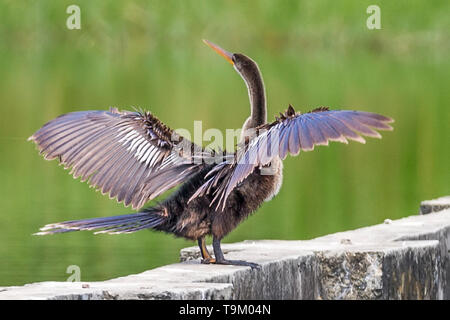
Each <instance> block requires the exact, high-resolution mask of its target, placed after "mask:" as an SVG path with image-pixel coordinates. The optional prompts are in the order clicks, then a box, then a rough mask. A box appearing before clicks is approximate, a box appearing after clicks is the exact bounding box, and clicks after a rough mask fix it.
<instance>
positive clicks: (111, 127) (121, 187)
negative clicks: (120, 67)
mask: <svg viewBox="0 0 450 320" xmlns="http://www.w3.org/2000/svg"><path fill="white" fill-rule="evenodd" d="M29 140H32V141H34V142H35V143H36V144H37V146H38V149H39V150H40V153H41V154H43V155H44V157H45V159H47V160H52V159H55V158H57V159H59V161H60V163H61V164H62V165H63V166H64V167H65V168H66V169H68V168H71V172H70V173H71V174H72V175H73V176H74V178H78V177H81V181H86V180H87V181H88V183H89V184H90V185H91V186H93V187H95V188H96V189H98V190H101V192H102V194H109V196H110V198H116V199H117V201H119V202H124V204H125V206H128V205H130V204H131V205H132V207H133V208H134V209H138V208H140V207H142V206H143V205H144V204H145V202H147V201H149V200H151V199H153V198H155V197H156V196H158V195H160V194H161V193H163V192H165V191H166V190H169V189H170V188H172V187H174V186H176V185H177V184H179V183H180V182H182V181H184V180H185V179H187V178H189V177H190V176H191V175H192V174H195V173H196V172H198V170H200V169H201V168H202V167H203V165H204V164H202V163H201V162H200V163H199V161H193V160H194V155H195V154H196V153H202V152H203V150H202V149H201V148H200V147H199V146H197V145H194V144H192V143H191V142H190V141H189V140H187V139H184V138H183V137H180V136H179V135H177V134H176V133H175V132H174V131H173V130H171V129H170V128H168V127H167V126H166V125H164V124H163V123H162V122H161V121H159V120H158V119H157V118H156V117H155V116H153V115H152V114H150V113H149V112H119V111H118V110H117V109H110V110H109V111H81V112H73V113H68V114H65V115H62V116H60V117H58V118H56V119H54V120H51V121H50V122H48V123H47V124H45V125H44V126H43V127H42V128H41V129H39V130H38V131H37V132H36V133H35V134H33V135H32V136H31V137H30V138H29Z"/></svg>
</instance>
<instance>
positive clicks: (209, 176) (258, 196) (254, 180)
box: [30, 41, 393, 267]
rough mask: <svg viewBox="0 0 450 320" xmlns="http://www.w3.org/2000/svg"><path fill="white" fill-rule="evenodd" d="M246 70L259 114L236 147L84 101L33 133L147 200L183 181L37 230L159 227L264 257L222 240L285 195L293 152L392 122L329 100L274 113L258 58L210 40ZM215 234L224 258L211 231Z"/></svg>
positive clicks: (93, 176)
mask: <svg viewBox="0 0 450 320" xmlns="http://www.w3.org/2000/svg"><path fill="white" fill-rule="evenodd" d="M205 42H206V43H207V44H208V45H209V46H210V47H211V48H213V49H214V50H215V51H216V52H218V53H219V54H220V55H222V56H223V57H224V58H225V59H226V60H227V61H228V62H230V63H231V64H232V65H233V67H234V68H235V70H236V71H237V72H238V73H239V74H240V75H241V77H242V78H243V79H244V81H245V83H246V85H247V88H248V93H249V99H250V106H251V114H250V117H249V118H248V119H247V120H246V121H245V123H244V125H243V128H242V129H243V131H242V132H243V133H242V136H241V139H240V143H239V145H238V148H237V151H236V152H235V153H227V152H216V151H212V150H205V149H203V148H201V147H200V146H197V145H195V144H193V143H192V142H191V141H189V140H187V139H185V138H183V137H181V136H179V135H178V134H177V133H175V132H174V131H173V130H171V129H170V128H169V127H167V126H166V125H165V124H163V123H162V122H161V121H160V120H158V119H157V118H156V117H155V116H154V115H152V114H151V113H150V112H143V111H136V112H128V111H126V112H120V111H118V110H117V109H115V108H113V109H110V110H109V111H81V112H73V113H69V114H65V115H62V116H60V117H58V118H56V119H54V120H52V121H50V122H48V123H47V124H45V125H44V126H43V127H42V128H41V129H39V130H38V131H37V132H36V133H35V134H34V135H33V136H31V137H30V140H32V141H34V142H35V143H36V144H37V146H38V148H39V150H40V153H41V154H43V155H44V156H45V159H47V160H51V159H59V161H60V163H61V164H62V165H63V166H64V167H65V168H66V169H68V168H71V174H72V175H73V176H74V177H75V178H78V177H79V178H81V181H87V182H88V183H89V184H90V185H91V186H93V187H95V188H96V189H98V190H100V191H101V192H102V193H103V194H108V195H109V197H110V198H115V199H117V201H119V202H123V203H124V205H125V206H128V205H131V206H132V207H133V208H134V209H141V208H142V207H143V206H144V205H145V203H146V202H148V201H149V200H151V199H154V198H156V197H158V196H159V195H161V194H162V193H163V192H165V191H167V190H169V189H171V188H173V187H175V186H177V185H180V187H179V188H178V189H177V190H176V191H175V192H173V193H172V194H171V195H170V196H169V197H168V198H167V199H165V200H164V201H161V202H160V203H159V204H158V205H156V206H153V207H150V208H147V209H141V210H140V211H139V212H138V213H132V214H127V215H122V216H115V217H106V218H93V219H84V220H75V221H66V222H60V223H54V224H49V225H46V226H45V227H43V228H41V231H40V232H38V233H37V234H39V235H44V234H54V233H63V232H69V231H78V230H96V233H112V234H114V233H130V232H135V231H138V230H142V229H154V230H159V231H164V232H167V233H171V234H174V235H176V236H180V237H185V238H188V239H192V240H197V241H198V244H199V247H200V250H201V254H202V257H203V260H202V261H203V262H204V263H219V264H234V265H246V266H251V267H257V265H256V264H254V263H249V262H246V261H235V260H233V261H231V260H227V259H225V257H224V255H223V253H222V250H221V247H220V241H221V239H223V237H225V236H226V235H227V234H228V233H229V232H230V231H232V230H233V229H234V228H235V227H236V226H237V225H238V224H239V223H240V222H241V221H242V220H243V219H245V218H246V217H247V216H248V215H249V214H251V213H253V212H255V211H256V210H257V209H258V208H259V206H260V205H261V204H262V203H263V202H264V201H268V200H270V199H271V198H272V197H273V196H274V195H276V194H277V193H278V191H279V189H280V186H281V183H282V160H284V159H285V158H286V156H287V154H289V153H290V154H292V155H298V154H299V153H300V152H301V151H311V150H313V149H314V146H316V145H328V143H329V141H338V142H342V143H348V141H347V139H350V140H355V141H358V142H361V143H365V140H364V138H363V137H362V136H368V137H374V138H381V135H380V134H379V133H378V132H377V131H376V130H392V127H391V126H390V125H389V124H388V123H390V122H393V120H392V119H391V118H388V117H385V116H382V115H378V114H375V113H369V112H363V111H350V110H329V109H328V108H327V107H320V108H316V109H314V110H312V111H311V112H308V113H304V114H301V113H299V112H296V111H295V110H294V108H293V107H292V106H289V108H288V109H287V110H286V111H285V112H284V113H280V117H276V119H275V121H273V122H271V123H267V115H266V113H267V108H266V97H265V89H264V83H263V80H262V77H261V73H260V71H259V68H258V65H257V64H256V63H255V62H254V61H253V60H252V59H250V58H248V57H247V56H245V55H243V54H238V53H237V54H232V53H230V52H227V51H225V50H223V49H222V48H220V47H218V46H217V45H215V44H212V43H211V42H209V41H205ZM208 235H212V237H213V248H214V255H215V258H212V256H211V255H210V254H209V252H208V250H207V249H206V245H205V237H206V236H208Z"/></svg>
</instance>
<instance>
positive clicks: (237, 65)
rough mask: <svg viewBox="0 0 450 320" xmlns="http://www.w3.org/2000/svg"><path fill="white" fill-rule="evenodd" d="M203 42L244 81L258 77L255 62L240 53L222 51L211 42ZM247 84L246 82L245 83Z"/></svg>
mask: <svg viewBox="0 0 450 320" xmlns="http://www.w3.org/2000/svg"><path fill="white" fill-rule="evenodd" d="M203 42H204V43H206V44H207V45H208V46H209V47H211V48H212V49H213V50H214V51H216V52H217V53H218V54H219V55H221V56H222V57H223V58H225V60H227V61H228V62H229V63H230V64H231V65H232V66H233V67H234V69H235V70H236V71H237V72H238V73H239V74H240V75H241V76H242V78H244V80H247V79H249V78H250V77H252V75H255V74H258V75H259V73H260V72H259V68H258V65H257V64H256V62H255V61H253V60H252V59H250V58H249V57H247V56H246V55H244V54H242V53H231V52H229V51H227V50H225V49H222V48H221V47H219V46H218V45H216V44H214V43H212V42H211V41H208V40H205V39H203ZM246 82H247V81H246Z"/></svg>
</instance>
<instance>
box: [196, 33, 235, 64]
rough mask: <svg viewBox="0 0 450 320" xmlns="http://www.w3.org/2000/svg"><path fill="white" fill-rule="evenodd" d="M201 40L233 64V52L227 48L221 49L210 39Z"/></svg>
mask: <svg viewBox="0 0 450 320" xmlns="http://www.w3.org/2000/svg"><path fill="white" fill-rule="evenodd" d="M203 42H204V43H206V44H207V45H208V46H209V47H211V48H212V49H213V50H214V51H215V52H217V53H218V54H220V55H221V56H222V57H224V58H225V60H227V61H228V62H229V63H231V64H232V65H234V62H233V54H232V53H231V52H228V51H227V50H224V49H222V48H221V47H219V46H218V45H216V44H214V43H212V42H211V41H208V40H205V39H203Z"/></svg>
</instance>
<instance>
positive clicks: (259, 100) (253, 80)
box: [238, 63, 267, 129]
mask: <svg viewBox="0 0 450 320" xmlns="http://www.w3.org/2000/svg"><path fill="white" fill-rule="evenodd" d="M238 73H239V74H240V75H241V77H242V79H244V82H245V84H246V85H247V89H248V96H249V99H250V112H251V113H250V117H249V118H248V119H247V121H246V122H245V124H244V129H250V128H255V127H257V126H259V125H262V124H265V123H266V122H267V106H266V93H265V90H264V82H263V79H262V76H261V72H260V71H259V68H258V67H257V65H256V63H255V65H254V67H253V68H251V69H249V70H247V71H245V72H242V73H241V72H239V71H238Z"/></svg>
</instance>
